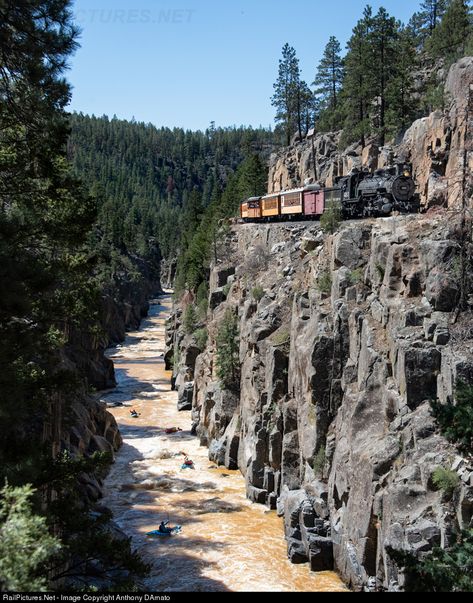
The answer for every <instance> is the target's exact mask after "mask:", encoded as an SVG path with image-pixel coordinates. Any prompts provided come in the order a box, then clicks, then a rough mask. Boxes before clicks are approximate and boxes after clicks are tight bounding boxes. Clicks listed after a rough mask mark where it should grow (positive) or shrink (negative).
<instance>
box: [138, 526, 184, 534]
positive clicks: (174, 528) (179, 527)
mask: <svg viewBox="0 0 473 603" xmlns="http://www.w3.org/2000/svg"><path fill="white" fill-rule="evenodd" d="M181 530H182V527H181V526H174V527H173V528H171V529H170V530H169V531H168V532H161V531H160V530H153V531H152V532H146V536H172V535H173V534H179V532H180V531H181Z"/></svg>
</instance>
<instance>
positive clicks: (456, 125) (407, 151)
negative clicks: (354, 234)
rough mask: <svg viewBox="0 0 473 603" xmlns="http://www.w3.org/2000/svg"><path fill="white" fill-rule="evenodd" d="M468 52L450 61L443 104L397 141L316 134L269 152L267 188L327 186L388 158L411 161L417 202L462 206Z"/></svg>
mask: <svg viewBox="0 0 473 603" xmlns="http://www.w3.org/2000/svg"><path fill="white" fill-rule="evenodd" d="M472 86H473V57H465V58H463V59H461V60H460V61H458V62H457V63H455V64H454V65H453V66H452V67H451V68H450V71H449V73H448V76H447V80H446V84H445V96H446V109H445V111H436V112H434V113H431V114H430V115H429V116H426V117H424V118H422V119H419V120H417V121H415V122H414V123H413V124H412V126H411V127H410V128H409V129H408V130H407V131H406V132H405V134H404V137H403V139H402V141H401V142H400V144H398V145H392V146H385V147H381V148H379V147H378V146H377V145H376V143H374V142H370V143H369V144H368V145H367V146H366V147H365V148H362V147H361V146H360V145H357V144H354V145H352V146H350V147H348V148H347V149H345V150H341V149H340V148H339V141H340V133H326V134H320V135H317V136H316V137H315V138H314V139H309V140H306V141H303V142H300V143H298V144H295V145H294V146H292V147H289V148H288V149H284V150H282V151H280V152H279V153H276V154H273V155H272V156H271V161H270V169H269V180H268V191H269V192H273V191H280V190H283V189H288V188H294V187H298V186H302V185H304V184H305V183H313V182H315V181H319V182H321V183H323V184H325V185H326V186H332V185H333V182H334V178H335V177H336V176H340V175H344V174H347V173H348V172H349V171H350V170H351V169H352V168H354V167H361V166H364V167H369V168H370V169H376V168H382V167H385V166H386V165H389V164H391V163H392V161H393V160H400V161H408V162H410V163H412V166H413V175H414V178H415V181H416V183H417V187H418V192H419V193H420V196H421V202H422V203H423V204H424V205H426V206H428V207H432V206H448V207H450V208H457V207H459V206H460V205H461V198H462V180H463V172H464V167H465V166H466V167H467V170H468V171H469V172H470V173H471V171H472V169H473V146H472V144H471V137H472V132H473V92H472Z"/></svg>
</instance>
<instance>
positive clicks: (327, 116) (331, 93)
mask: <svg viewBox="0 0 473 603" xmlns="http://www.w3.org/2000/svg"><path fill="white" fill-rule="evenodd" d="M342 83H343V60H342V57H341V47H340V42H339V41H338V40H337V38H335V37H334V36H331V38H330V39H329V41H328V44H327V46H326V47H325V50H324V55H323V57H322V59H321V60H320V62H319V65H318V68H317V73H316V76H315V80H314V83H313V85H314V86H315V87H316V89H315V94H316V95H317V96H319V97H320V100H321V107H322V108H323V120H324V122H325V125H326V127H327V128H328V129H336V128H337V125H338V124H337V109H338V106H339V94H340V89H341V87H342Z"/></svg>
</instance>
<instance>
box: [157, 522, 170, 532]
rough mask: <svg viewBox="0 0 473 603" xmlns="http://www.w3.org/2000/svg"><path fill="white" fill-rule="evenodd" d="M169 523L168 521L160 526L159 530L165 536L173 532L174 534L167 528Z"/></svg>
mask: <svg viewBox="0 0 473 603" xmlns="http://www.w3.org/2000/svg"><path fill="white" fill-rule="evenodd" d="M168 523H169V522H168V521H162V522H161V523H160V524H159V528H158V529H159V531H160V532H162V533H163V534H169V533H171V532H172V530H171V528H167V527H166V526H167V524H168Z"/></svg>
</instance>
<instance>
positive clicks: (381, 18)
mask: <svg viewBox="0 0 473 603" xmlns="http://www.w3.org/2000/svg"><path fill="white" fill-rule="evenodd" d="M398 27H399V25H398V24H397V23H396V20H395V18H394V17H391V16H389V14H388V13H387V11H386V10H385V9H384V8H380V9H379V11H378V13H377V14H376V16H375V17H374V19H373V23H372V31H371V34H370V36H369V42H370V47H371V53H372V72H373V75H374V89H373V92H374V93H375V94H374V95H373V96H374V97H375V98H377V103H376V104H377V106H376V109H375V111H374V124H375V130H376V132H377V135H378V141H379V144H380V145H383V144H384V142H385V138H386V130H387V124H386V114H387V110H388V90H389V85H390V81H391V80H392V79H393V76H394V73H395V71H396V69H397V52H396V51H397V45H398V38H399V36H398Z"/></svg>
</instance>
